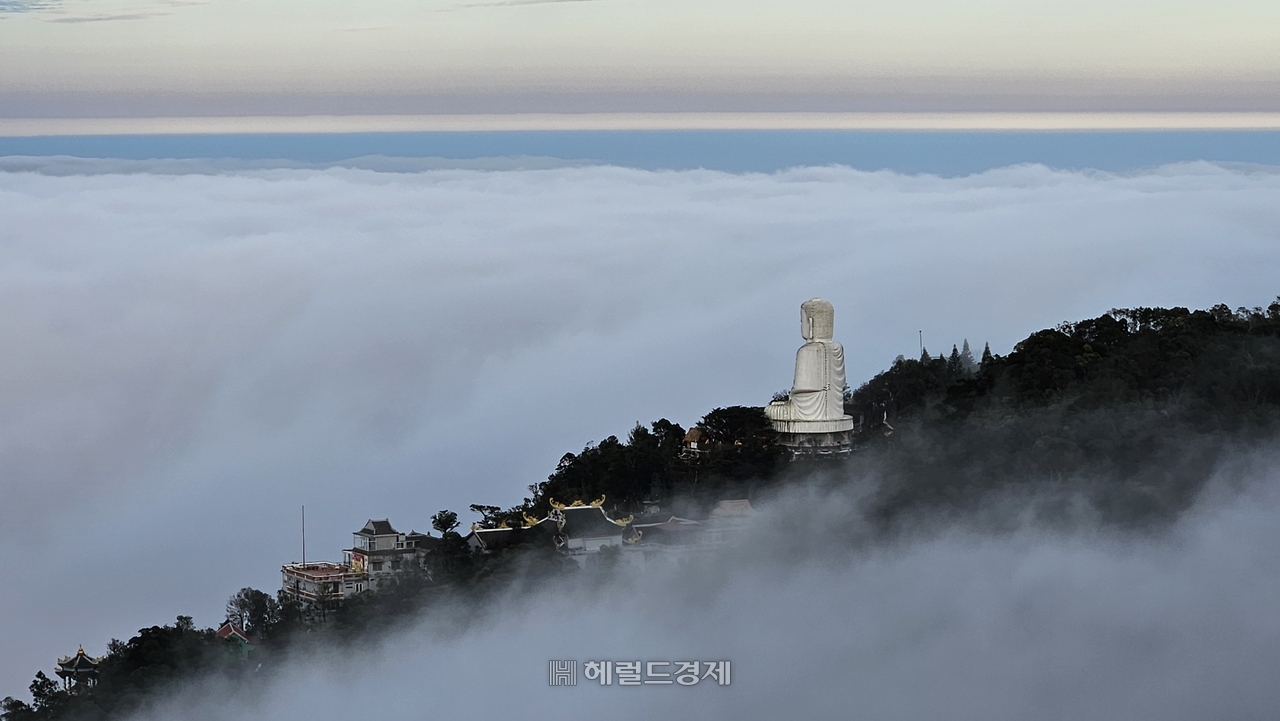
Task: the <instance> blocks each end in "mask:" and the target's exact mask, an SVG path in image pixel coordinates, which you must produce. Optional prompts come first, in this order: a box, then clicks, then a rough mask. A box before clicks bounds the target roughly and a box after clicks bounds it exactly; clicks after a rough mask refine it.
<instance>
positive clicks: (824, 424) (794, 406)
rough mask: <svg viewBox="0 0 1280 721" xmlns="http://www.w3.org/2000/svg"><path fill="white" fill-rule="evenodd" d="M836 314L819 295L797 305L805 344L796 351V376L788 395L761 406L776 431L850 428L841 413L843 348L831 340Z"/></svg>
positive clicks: (815, 431)
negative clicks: (785, 397)
mask: <svg viewBox="0 0 1280 721" xmlns="http://www.w3.org/2000/svg"><path fill="white" fill-rule="evenodd" d="M835 317H836V311H835V308H833V307H832V306H831V304H830V303H828V302H827V301H825V300H822V299H820V298H814V299H812V300H807V301H805V302H804V303H801V304H800V335H801V336H803V337H804V339H805V344H804V345H802V346H800V350H798V351H796V379H795V383H794V384H793V385H792V386H791V395H790V397H789V398H787V400H785V401H774V402H772V403H770V404H769V405H768V406H766V407H765V409H764V412H765V414H766V415H768V416H769V419H770V420H771V421H773V428H774V430H776V431H778V432H779V433H787V434H796V433H798V434H827V433H844V432H846V431H850V430H853V418H852V417H850V416H847V415H845V414H844V390H845V379H844V348H842V347H841V346H840V344H839V343H837V342H835V341H834V340H832V336H833V335H834V329H835ZM797 440H798V439H797Z"/></svg>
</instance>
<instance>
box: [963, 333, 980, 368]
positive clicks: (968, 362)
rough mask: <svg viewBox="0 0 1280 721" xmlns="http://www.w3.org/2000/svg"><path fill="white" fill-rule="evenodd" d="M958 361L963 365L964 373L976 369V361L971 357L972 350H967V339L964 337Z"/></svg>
mask: <svg viewBox="0 0 1280 721" xmlns="http://www.w3.org/2000/svg"><path fill="white" fill-rule="evenodd" d="M960 363H961V364H962V365H963V366H964V370H965V372H966V373H972V372H974V371H976V370H978V361H976V360H974V359H973V352H972V351H970V350H969V339H968V338H965V339H964V347H963V348H961V349H960Z"/></svg>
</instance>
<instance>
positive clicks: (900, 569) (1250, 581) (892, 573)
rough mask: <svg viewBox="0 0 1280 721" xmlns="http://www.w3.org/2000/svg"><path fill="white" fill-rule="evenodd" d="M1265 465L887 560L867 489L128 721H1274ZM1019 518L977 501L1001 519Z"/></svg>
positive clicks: (1271, 521)
mask: <svg viewBox="0 0 1280 721" xmlns="http://www.w3.org/2000/svg"><path fill="white" fill-rule="evenodd" d="M1276 460H1277V459H1276V458H1275V457H1274V456H1269V455H1253V456H1246V457H1236V458H1235V459H1233V462H1232V463H1229V464H1228V465H1227V467H1226V468H1225V469H1224V471H1223V472H1222V473H1221V474H1220V475H1219V477H1218V478H1217V479H1216V481H1215V483H1214V484H1212V486H1211V490H1210V491H1209V492H1208V493H1207V494H1206V497H1205V498H1204V500H1203V501H1202V502H1201V504H1199V506H1198V507H1197V508H1196V509H1195V510H1194V511H1193V512H1191V513H1190V514H1188V515H1187V516H1186V517H1184V518H1183V520H1182V521H1181V522H1180V523H1179V524H1177V525H1176V526H1175V527H1174V528H1171V529H1164V530H1162V531H1161V532H1159V533H1157V534H1154V535H1152V536H1144V535H1138V534H1118V533H1114V532H1111V531H1106V530H1102V529H1099V528H1097V527H1094V526H1091V525H1089V524H1083V525H1082V526H1080V527H1078V528H1075V529H1073V530H1071V531H1067V532H1062V531H1058V532H1049V531H1046V530H1044V529H1040V528H1036V527H1034V526H1030V525H1028V526H1024V527H1023V528H1022V529H1021V530H1018V531H1015V532H1012V533H991V532H990V530H989V529H987V528H983V527H981V526H979V525H976V524H974V525H969V524H961V525H960V526H954V525H952V526H942V525H939V524H936V523H934V522H932V521H931V520H930V519H927V518H919V519H917V520H916V522H915V523H913V524H912V526H913V531H912V532H911V533H910V534H908V535H907V536H906V537H904V538H900V539H898V540H897V541H895V542H888V543H885V542H879V541H874V540H872V538H873V534H871V533H869V529H868V528H867V526H866V525H865V524H864V523H863V522H862V521H861V519H860V517H859V514H858V511H857V505H856V501H857V499H858V497H859V496H860V495H861V494H862V493H864V492H866V491H867V490H869V487H870V486H872V485H873V484H874V480H873V479H865V480H864V481H861V482H855V483H853V484H852V485H848V486H843V487H838V488H836V489H834V490H833V489H830V488H828V489H825V490H823V489H820V488H819V487H816V486H813V485H810V486H804V487H797V488H793V489H791V490H790V491H789V492H788V493H786V494H784V496H783V497H782V498H781V499H779V500H778V501H777V502H775V503H772V504H767V505H765V504H762V505H763V507H764V510H765V514H764V515H763V516H762V517H761V518H759V519H758V520H757V525H756V528H755V532H754V533H753V535H752V536H751V538H750V539H749V540H748V542H747V543H746V544H745V545H743V546H741V547H739V548H737V549H735V550H734V552H733V553H732V554H731V555H729V556H728V557H727V558H723V559H720V560H719V561H717V562H715V563H713V564H710V565H706V566H698V565H695V566H689V567H685V568H661V567H659V568H656V569H655V568H653V567H650V568H649V569H647V570H646V572H644V573H643V574H640V575H627V574H622V575H620V576H619V577H618V578H616V579H615V580H613V581H612V582H605V583H604V584H603V585H599V584H600V583H601V581H600V579H598V578H594V577H590V576H588V577H586V578H569V579H565V580H563V581H561V582H558V583H555V584H552V586H551V588H549V589H546V590H544V591H543V592H540V593H536V594H535V593H515V594H512V595H511V596H510V597H508V598H507V599H506V600H505V601H503V602H500V603H495V604H494V605H493V607H492V608H490V609H489V613H488V615H487V616H486V617H485V618H484V619H482V620H481V621H479V622H476V623H474V624H473V625H469V626H467V627H466V628H465V630H461V629H460V627H459V626H457V625H455V624H456V618H457V614H456V613H454V612H453V609H448V608H445V609H436V610H429V611H428V612H427V613H425V614H424V615H423V617H422V620H421V622H420V623H419V624H418V625H417V626H416V627H408V628H403V629H400V630H398V631H396V632H394V633H393V634H391V635H390V636H389V637H381V638H379V639H377V641H378V643H376V644H373V645H372V647H370V648H361V649H358V650H354V651H353V650H350V649H343V650H333V649H329V650H328V651H327V652H326V651H324V650H320V651H314V652H302V653H300V654H298V656H299V657H300V658H298V659H297V660H295V662H293V663H291V664H289V665H288V666H286V668H285V669H284V670H283V671H282V673H281V674H280V676H279V677H276V678H274V679H273V680H272V681H271V682H270V683H268V684H267V685H265V686H264V687H262V688H260V689H255V690H254V692H250V693H245V692H243V691H240V692H238V693H237V692H227V691H226V690H225V689H223V688H221V687H219V685H218V684H217V683H213V684H206V685H204V686H202V687H192V686H188V687H185V688H182V689H180V690H178V691H176V692H175V693H174V694H172V695H171V696H170V697H169V698H168V699H166V700H164V701H162V702H161V703H160V704H158V706H157V707H156V708H154V709H151V710H150V711H149V712H147V713H144V714H142V715H141V716H140V719H147V720H149V719H175V718H178V719H199V720H201V721H206V720H207V721H222V720H228V721H229V720H231V719H242V718H272V719H290V720H292V719H297V720H298V721H306V720H309V719H315V718H335V719H337V718H348V717H351V716H358V715H360V714H361V713H367V712H369V711H370V710H376V711H377V712H378V713H380V714H393V715H402V716H425V717H437V716H455V715H469V714H474V713H502V712H504V710H510V711H511V712H513V713H527V714H530V715H532V716H534V717H542V716H544V715H545V713H544V711H543V710H548V709H554V710H555V711H554V713H555V715H556V716H557V717H561V718H569V719H588V718H599V717H600V716H601V715H609V716H611V717H617V718H624V719H633V718H650V717H652V716H653V715H658V716H673V717H680V718H691V717H697V718H723V719H772V718H820V717H836V718H845V717H849V716H850V715H852V716H853V717H857V718H862V717H868V718H877V719H922V718H948V719H957V720H968V719H972V720H974V721H978V720H981V719H988V720H1004V719H1007V720H1009V721H1014V720H1016V719H1027V718H1037V719H1064V720H1066V719H1081V718H1117V717H1123V718H1127V719H1135V720H1140V719H1151V720H1153V721H1154V720H1157V719H1159V720H1177V719H1204V718H1233V719H1266V718H1272V717H1274V714H1275V710H1276V709H1277V708H1278V707H1280V691H1278V690H1277V689H1276V688H1275V684H1274V683H1273V680H1274V672H1275V669H1276V668H1277V667H1280V624H1277V623H1276V621H1275V618H1274V609H1275V607H1276V603H1277V602H1280V558H1278V557H1277V556H1276V554H1275V553H1274V552H1272V550H1271V549H1274V548H1275V547H1276V544H1277V543H1280V514H1278V513H1277V512H1278V511H1280V505H1278V504H1280V484H1278V483H1277V481H1278V480H1280V479H1278V478H1277V475H1276V471H1275V470H1274V469H1275V468H1276ZM1242 490H1243V494H1242V495H1237V494H1238V493H1240V492H1241V491H1242ZM993 500H995V499H993ZM1025 500H1026V499H1025V498H1014V497H1009V498H1005V499H1002V500H995V502H994V503H993V504H992V505H993V506H996V507H1000V506H1003V507H1004V511H1005V512H1006V513H1008V514H1014V515H1016V514H1017V513H1018V512H1019V511H1020V510H1021V509H1024V508H1025V505H1024V503H1023V502H1024V501H1025ZM549 659H573V660H575V661H577V662H578V675H577V685H576V686H575V687H554V688H551V687H548V683H547V664H548V660H549ZM605 659H611V660H616V661H627V660H640V661H675V660H689V659H704V660H718V659H730V660H731V662H732V674H731V677H730V678H731V679H732V682H731V684H730V685H729V686H727V687H722V686H718V685H716V684H715V682H714V680H704V681H701V682H699V683H698V684H697V686H695V687H682V686H671V687H666V686H642V687H638V688H637V687H626V688H624V687H621V686H618V685H617V682H616V680H615V681H614V683H612V684H611V685H609V686H602V685H601V684H600V683H599V681H598V680H597V681H592V680H590V679H587V678H585V677H584V675H583V670H584V669H583V665H582V664H583V663H584V662H586V661H588V660H597V661H598V660H605ZM673 670H674V666H671V667H665V668H664V667H662V666H659V667H656V668H655V671H656V672H658V673H662V672H664V671H673Z"/></svg>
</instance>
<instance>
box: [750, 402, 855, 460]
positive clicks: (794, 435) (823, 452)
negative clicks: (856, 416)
mask: <svg viewBox="0 0 1280 721" xmlns="http://www.w3.org/2000/svg"><path fill="white" fill-rule="evenodd" d="M766 410H768V409H766ZM771 415H773V414H771ZM779 415H780V414H779ZM770 421H771V422H772V424H773V430H775V431H777V433H778V444H779V445H781V446H785V447H786V448H787V450H789V451H791V458H792V460H796V459H800V458H838V457H842V456H846V455H848V454H849V453H852V452H853V418H852V417H850V416H845V417H843V418H836V419H832V420H826V421H799V420H794V421H793V420H780V419H778V418H770Z"/></svg>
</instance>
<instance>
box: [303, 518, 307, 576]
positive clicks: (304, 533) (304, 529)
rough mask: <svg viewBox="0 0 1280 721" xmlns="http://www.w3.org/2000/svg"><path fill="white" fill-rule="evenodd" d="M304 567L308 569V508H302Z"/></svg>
mask: <svg viewBox="0 0 1280 721" xmlns="http://www.w3.org/2000/svg"><path fill="white" fill-rule="evenodd" d="M302 567H303V568H304V569H305V568H306V567H307V506H306V505H305V504H303V506H302Z"/></svg>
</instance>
